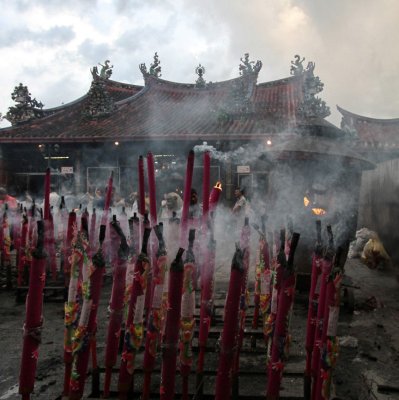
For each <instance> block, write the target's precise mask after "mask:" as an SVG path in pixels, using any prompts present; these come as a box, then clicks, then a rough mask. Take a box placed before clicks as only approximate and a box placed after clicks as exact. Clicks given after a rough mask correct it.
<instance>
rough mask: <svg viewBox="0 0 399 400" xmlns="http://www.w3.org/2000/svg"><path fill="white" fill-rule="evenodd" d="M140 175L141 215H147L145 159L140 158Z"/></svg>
mask: <svg viewBox="0 0 399 400" xmlns="http://www.w3.org/2000/svg"><path fill="white" fill-rule="evenodd" d="M138 174H139V214H140V215H141V216H143V215H144V213H145V186H144V159H143V156H140V157H139V159H138Z"/></svg>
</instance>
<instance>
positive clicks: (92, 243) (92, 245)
mask: <svg viewBox="0 0 399 400" xmlns="http://www.w3.org/2000/svg"><path fill="white" fill-rule="evenodd" d="M96 223H97V214H96V209H95V208H93V212H92V214H91V219H90V232H89V243H90V255H92V254H94V252H95V248H96V240H95V236H96Z"/></svg>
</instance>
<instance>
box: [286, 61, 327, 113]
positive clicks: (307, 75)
mask: <svg viewBox="0 0 399 400" xmlns="http://www.w3.org/2000/svg"><path fill="white" fill-rule="evenodd" d="M304 61H305V57H303V58H302V59H301V56H299V55H298V54H297V55H295V56H294V61H291V68H290V74H291V75H294V76H302V77H303V81H304V97H303V102H302V104H300V106H299V109H298V112H299V113H300V114H301V115H302V116H303V117H304V118H315V117H320V118H325V117H328V116H329V115H330V114H331V112H330V108H329V107H328V106H327V105H326V102H325V101H323V100H321V99H320V98H319V97H317V96H316V94H318V93H320V92H322V91H323V87H324V83H322V82H321V80H320V78H319V77H318V76H314V73H313V72H314V69H315V67H316V64H315V63H314V62H313V61H309V62H308V65H307V66H306V68H304V66H303V63H304Z"/></svg>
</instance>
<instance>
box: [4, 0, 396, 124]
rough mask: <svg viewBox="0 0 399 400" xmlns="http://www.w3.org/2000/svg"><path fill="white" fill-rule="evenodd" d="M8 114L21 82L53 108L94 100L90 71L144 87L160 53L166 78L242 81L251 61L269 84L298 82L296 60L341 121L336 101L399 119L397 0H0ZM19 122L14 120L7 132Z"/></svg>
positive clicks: (360, 111) (335, 118)
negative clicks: (143, 69)
mask: <svg viewBox="0 0 399 400" xmlns="http://www.w3.org/2000/svg"><path fill="white" fill-rule="evenodd" d="M0 7H1V10H2V13H0V26H1V27H2V28H1V31H0V59H1V60H2V65H1V74H0V88H1V92H0V112H1V113H2V114H3V115H4V114H5V113H6V112H7V110H8V107H9V106H10V105H12V104H13V102H12V100H11V93H12V91H13V90H14V87H15V86H16V85H18V84H19V82H22V83H23V84H24V85H27V86H28V88H29V90H30V92H31V94H32V97H35V98H36V99H38V100H40V101H42V102H43V103H44V104H45V107H46V108H49V107H55V106H59V105H61V104H62V103H67V102H70V101H73V100H75V99H76V98H78V97H80V96H81V95H83V94H85V93H86V92H87V91H88V89H89V87H90V81H91V74H90V68H92V67H93V66H94V65H96V64H98V63H99V62H100V63H103V62H104V60H106V59H109V60H111V64H113V65H114V70H113V75H112V78H113V79H115V80H120V81H123V82H129V83H135V84H142V83H143V81H142V76H141V73H140V71H139V68H138V65H139V64H140V63H142V62H145V63H146V64H147V66H149V64H150V63H151V62H152V59H153V55H154V52H155V51H157V52H158V54H159V57H160V60H161V65H162V78H164V79H167V80H172V81H178V82H194V81H195V79H196V75H195V73H194V70H195V68H196V66H197V65H198V64H199V63H201V64H202V65H204V66H205V68H206V74H205V76H204V78H205V79H206V80H207V81H214V82H215V81H221V80H225V79H230V78H233V77H235V76H238V65H239V60H240V57H242V56H243V54H244V53H245V52H249V53H250V58H251V59H253V60H262V62H263V69H262V71H261V72H260V75H259V82H265V81H270V80H275V79H280V78H284V77H286V76H289V68H290V62H291V60H293V56H294V55H295V54H300V55H301V56H303V57H306V62H307V61H314V62H315V63H316V70H315V73H316V74H317V75H318V76H320V78H321V80H322V82H324V84H325V87H324V91H323V92H322V93H321V97H322V98H323V100H325V101H326V102H327V104H328V105H329V106H330V108H331V111H332V115H331V116H330V117H329V118H328V119H329V120H330V121H331V122H333V123H335V124H337V125H338V124H339V122H340V114H339V113H338V112H337V111H336V107H335V106H336V104H339V105H340V106H342V107H343V108H346V109H348V110H350V111H352V112H355V113H358V114H362V115H366V116H371V117H380V118H395V117H399V96H398V94H397V93H399V78H398V73H397V68H398V65H399V52H398V42H399V40H398V39H399V29H398V15H399V2H398V1H397V0H378V1H376V0H317V1H315V0H246V1H244V0H217V1H215V0H203V1H201V2H198V1H194V0H186V1H184V0H173V1H171V0H162V1H161V0H155V1H154V0H153V1H151V2H146V1H138V0H98V1H94V0H85V1H82V0H79V1H78V0H72V1H68V2H66V1H61V0H40V1H39V0H32V1H28V0H18V1H10V0H0ZM7 125H9V123H8V122H7V121H3V122H1V123H0V126H2V127H3V126H7Z"/></svg>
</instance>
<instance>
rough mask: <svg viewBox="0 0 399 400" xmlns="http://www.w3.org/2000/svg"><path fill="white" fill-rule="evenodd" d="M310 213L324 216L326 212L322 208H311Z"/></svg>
mask: <svg viewBox="0 0 399 400" xmlns="http://www.w3.org/2000/svg"><path fill="white" fill-rule="evenodd" d="M312 212H313V214H315V215H325V214H326V210H324V208H312Z"/></svg>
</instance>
